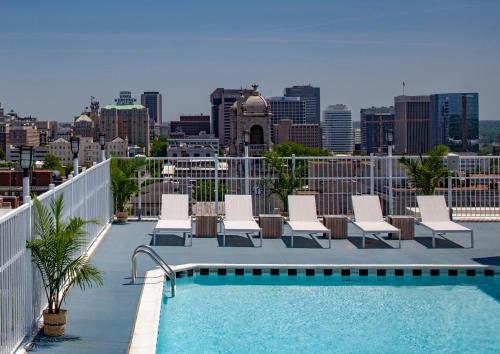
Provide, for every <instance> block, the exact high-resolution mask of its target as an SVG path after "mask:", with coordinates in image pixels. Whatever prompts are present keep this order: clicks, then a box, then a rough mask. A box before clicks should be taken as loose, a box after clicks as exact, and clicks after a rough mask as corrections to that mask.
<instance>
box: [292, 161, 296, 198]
mask: <svg viewBox="0 0 500 354" xmlns="http://www.w3.org/2000/svg"><path fill="white" fill-rule="evenodd" d="M295 163H296V161H295V154H292V179H293V180H294V181H293V182H295ZM293 194H295V188H294V189H293Z"/></svg>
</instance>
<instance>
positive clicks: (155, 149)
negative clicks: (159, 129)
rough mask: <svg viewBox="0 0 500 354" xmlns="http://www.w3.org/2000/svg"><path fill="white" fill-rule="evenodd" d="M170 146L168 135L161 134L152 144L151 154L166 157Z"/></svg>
mask: <svg viewBox="0 0 500 354" xmlns="http://www.w3.org/2000/svg"><path fill="white" fill-rule="evenodd" d="M167 148H168V139H167V137H166V136H159V137H157V138H155V139H154V140H153V143H152V144H151V156H153V157H166V156H167Z"/></svg>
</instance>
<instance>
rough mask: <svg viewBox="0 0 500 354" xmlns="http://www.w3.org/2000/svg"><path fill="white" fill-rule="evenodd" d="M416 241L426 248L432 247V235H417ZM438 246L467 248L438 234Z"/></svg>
mask: <svg viewBox="0 0 500 354" xmlns="http://www.w3.org/2000/svg"><path fill="white" fill-rule="evenodd" d="M415 241H417V242H418V243H420V244H421V245H422V246H424V247H426V248H432V236H419V237H415ZM436 248H465V247H464V246H462V245H459V244H458V243H455V242H453V241H451V240H449V239H447V238H443V237H442V236H436Z"/></svg>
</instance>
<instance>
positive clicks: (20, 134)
mask: <svg viewBox="0 0 500 354" xmlns="http://www.w3.org/2000/svg"><path fill="white" fill-rule="evenodd" d="M9 143H10V144H11V145H13V146H16V147H18V146H21V145H29V146H38V145H40V135H39V134H38V129H37V128H36V126H35V125H31V124H30V125H11V126H10V130H9Z"/></svg>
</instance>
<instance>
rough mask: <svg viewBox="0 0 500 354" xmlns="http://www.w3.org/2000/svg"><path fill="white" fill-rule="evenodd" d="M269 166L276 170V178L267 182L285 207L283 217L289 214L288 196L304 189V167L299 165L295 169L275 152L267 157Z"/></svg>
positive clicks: (270, 189)
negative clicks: (301, 188)
mask: <svg viewBox="0 0 500 354" xmlns="http://www.w3.org/2000/svg"><path fill="white" fill-rule="evenodd" d="M265 158H266V162H267V164H268V165H269V166H270V167H271V168H272V169H273V170H274V172H275V174H276V176H275V177H274V178H269V179H266V180H265V183H266V184H267V187H268V188H269V191H270V192H271V193H274V194H276V195H277V196H278V197H279V199H280V200H281V203H282V205H283V216H287V214H288V196H289V195H290V194H293V193H294V192H295V190H296V189H297V188H300V187H302V177H303V165H302V164H297V166H296V167H295V169H293V168H292V167H291V166H289V163H288V162H287V161H286V160H285V159H284V158H283V157H281V156H279V155H278V153H276V152H275V151H269V152H268V153H266V155H265Z"/></svg>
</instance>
